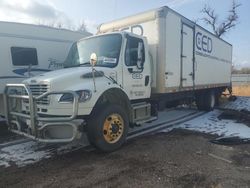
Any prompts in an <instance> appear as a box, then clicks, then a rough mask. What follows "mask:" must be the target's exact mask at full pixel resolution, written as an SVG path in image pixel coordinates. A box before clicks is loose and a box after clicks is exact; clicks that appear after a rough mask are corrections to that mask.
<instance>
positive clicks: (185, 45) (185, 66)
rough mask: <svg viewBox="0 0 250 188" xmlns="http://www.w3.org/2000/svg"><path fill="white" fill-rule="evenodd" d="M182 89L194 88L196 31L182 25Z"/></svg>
mask: <svg viewBox="0 0 250 188" xmlns="http://www.w3.org/2000/svg"><path fill="white" fill-rule="evenodd" d="M181 38H182V40H181V41H182V42H181V87H193V86H194V71H193V70H194V69H193V64H194V63H193V60H194V30H193V28H192V27H190V26H188V25H186V24H182V32H181Z"/></svg>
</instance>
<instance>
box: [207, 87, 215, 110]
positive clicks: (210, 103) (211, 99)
mask: <svg viewBox="0 0 250 188" xmlns="http://www.w3.org/2000/svg"><path fill="white" fill-rule="evenodd" d="M215 104H216V97H215V93H214V91H210V92H207V93H206V97H205V109H204V110H206V111H212V110H213V109H214V106H215Z"/></svg>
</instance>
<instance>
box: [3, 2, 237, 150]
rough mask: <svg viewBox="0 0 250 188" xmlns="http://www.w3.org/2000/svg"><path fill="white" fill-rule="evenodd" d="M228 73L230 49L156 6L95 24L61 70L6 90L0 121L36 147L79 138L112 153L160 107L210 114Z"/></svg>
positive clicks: (228, 78)
mask: <svg viewBox="0 0 250 188" xmlns="http://www.w3.org/2000/svg"><path fill="white" fill-rule="evenodd" d="M231 66H232V45H231V44H229V43H228V42H226V41H224V40H222V39H220V38H218V37H216V36H215V35H214V34H212V33H211V32H209V31H207V30H205V29H203V28H202V27H201V26H199V25H197V24H196V23H194V22H192V21H190V20H189V19H187V18H185V17H184V16H182V15H180V14H178V13H177V12H175V11H174V10H172V9H170V8H168V7H166V6H164V7H161V8H158V9H154V10H150V11H147V12H144V13H140V14H137V15H134V16H130V17H126V18H122V19H119V20H115V21H112V22H109V23H104V24H101V25H100V26H99V27H98V32H97V34H96V35H94V36H91V37H87V38H84V39H81V40H79V41H78V42H76V43H74V44H73V45H72V47H71V49H70V51H69V54H68V56H67V59H66V61H65V63H64V68H63V69H60V70H56V71H51V72H48V73H44V74H41V75H39V76H36V77H32V78H30V79H26V80H24V81H23V82H22V84H7V85H6V88H5V99H4V101H5V113H6V115H5V116H6V119H7V123H8V126H9V129H10V130H11V131H13V132H15V133H17V134H22V135H25V136H27V137H30V138H32V139H35V140H38V141H40V142H46V143H67V142H72V141H74V140H81V138H82V137H84V136H85V137H86V138H87V140H88V141H89V142H90V144H92V145H93V146H95V147H96V148H98V149H100V150H102V151H105V152H109V151H114V150H116V149H118V148H119V147H121V146H122V144H123V143H124V142H125V141H126V138H127V136H128V133H129V132H130V131H131V130H133V129H134V128H135V127H138V126H140V125H141V128H143V125H144V124H146V122H152V121H154V120H156V119H157V118H158V112H159V111H161V110H163V109H164V107H165V105H167V104H172V105H173V104H178V103H179V104H181V103H183V102H186V101H190V102H193V101H194V102H195V103H196V104H197V107H198V109H199V110H207V111H210V110H213V108H214V106H215V104H216V101H217V100H218V98H219V96H220V95H221V94H222V92H224V91H225V90H227V89H228V90H229V91H230V90H231ZM85 140H86V139H85Z"/></svg>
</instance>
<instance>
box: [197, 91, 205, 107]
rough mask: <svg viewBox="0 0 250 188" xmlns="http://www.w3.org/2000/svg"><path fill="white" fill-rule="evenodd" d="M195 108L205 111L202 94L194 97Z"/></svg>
mask: <svg viewBox="0 0 250 188" xmlns="http://www.w3.org/2000/svg"><path fill="white" fill-rule="evenodd" d="M195 102H196V106H197V108H198V109H199V110H205V104H204V102H205V100H204V93H199V94H197V95H196V97H195Z"/></svg>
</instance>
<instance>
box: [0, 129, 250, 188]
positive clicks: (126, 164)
mask: <svg viewBox="0 0 250 188" xmlns="http://www.w3.org/2000/svg"><path fill="white" fill-rule="evenodd" d="M213 138H214V137H213V136H209V135H205V134H201V133H194V132H190V131H183V130H174V131H172V132H170V133H164V134H163V133H159V134H155V135H147V136H143V137H140V138H136V139H133V140H131V141H128V142H127V143H126V144H125V145H124V146H123V147H122V148H121V149H120V150H118V151H115V152H113V153H106V154H104V153H99V152H97V151H89V152H87V151H84V150H78V151H74V152H71V153H68V154H64V155H58V156H56V157H54V158H52V159H47V160H42V161H40V162H38V163H35V164H33V165H30V166H26V167H22V168H17V167H15V166H12V167H9V168H0V187H188V188H189V187H217V188H221V187H227V188H228V187H250V144H244V145H234V146H222V145H216V144H212V143H211V142H210V140H211V139H213Z"/></svg>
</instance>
